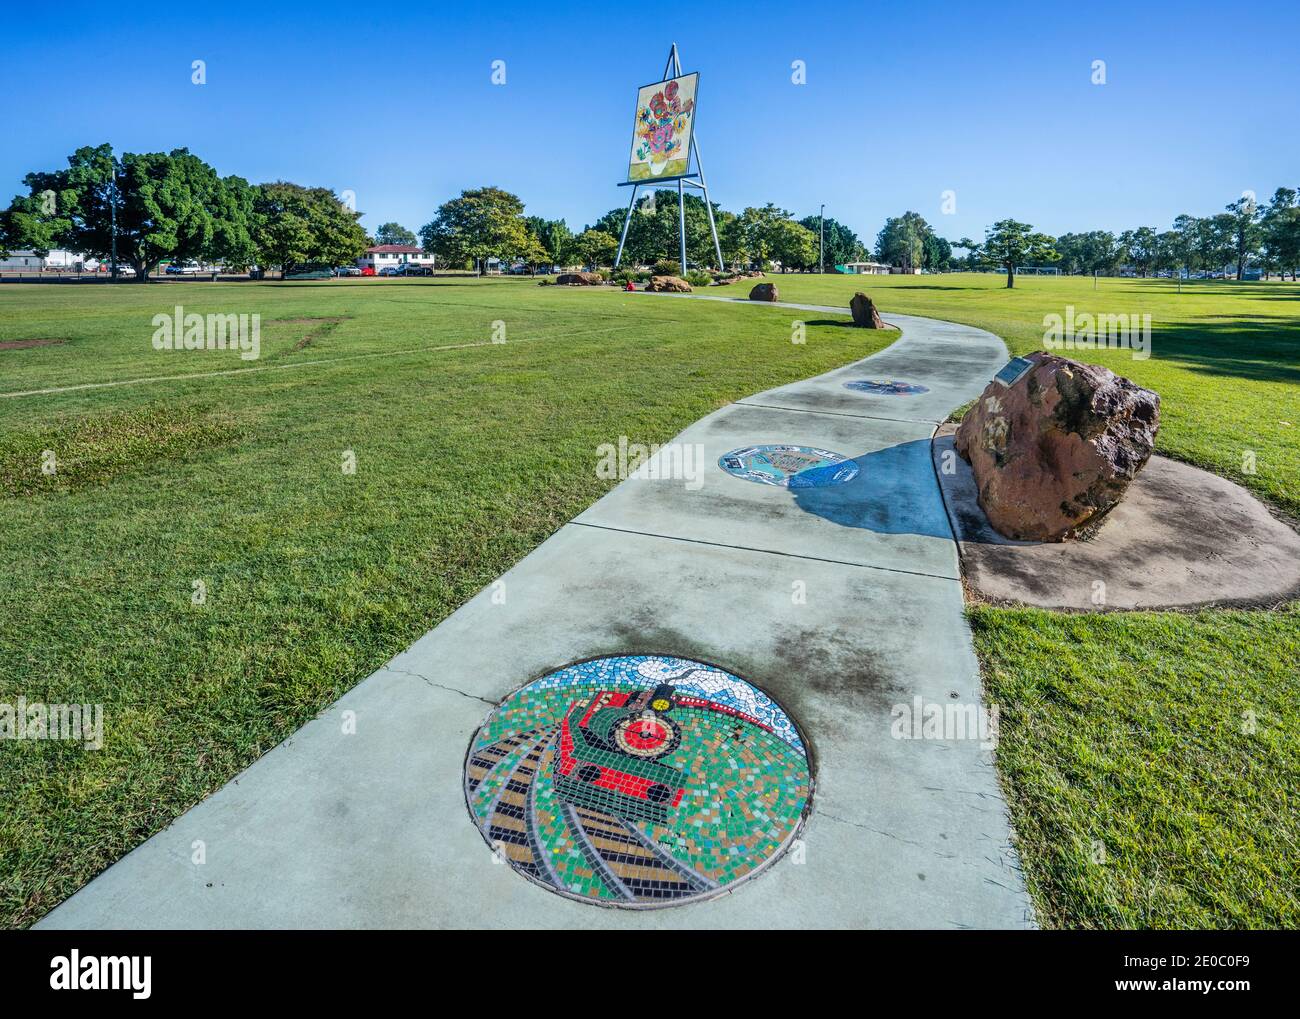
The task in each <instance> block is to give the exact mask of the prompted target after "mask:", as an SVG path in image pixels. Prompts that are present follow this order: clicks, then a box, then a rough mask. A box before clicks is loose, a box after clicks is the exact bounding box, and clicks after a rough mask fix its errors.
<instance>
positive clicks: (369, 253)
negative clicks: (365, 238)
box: [357, 244, 434, 272]
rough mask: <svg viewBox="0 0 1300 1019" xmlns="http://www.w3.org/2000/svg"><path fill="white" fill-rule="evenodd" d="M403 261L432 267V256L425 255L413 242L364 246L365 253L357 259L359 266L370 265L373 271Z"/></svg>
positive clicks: (399, 263)
mask: <svg viewBox="0 0 1300 1019" xmlns="http://www.w3.org/2000/svg"><path fill="white" fill-rule="evenodd" d="M403 262H411V263H412V264H414V265H427V266H429V267H430V268H434V256H433V255H426V254H425V253H424V252H423V251H422V250H421V249H420V248H417V247H415V245H413V244H376V245H375V246H374V247H373V248H366V253H365V254H364V255H362V256H361V257H360V258H358V259H357V265H359V266H361V268H363V269H364V268H365V267H366V266H370V267H371V268H373V269H374V270H375V272H378V271H379V270H380V269H383V268H385V267H392V268H394V269H396V268H397V267H398V266H399V265H401V264H402V263H403Z"/></svg>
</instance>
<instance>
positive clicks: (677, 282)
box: [645, 276, 691, 294]
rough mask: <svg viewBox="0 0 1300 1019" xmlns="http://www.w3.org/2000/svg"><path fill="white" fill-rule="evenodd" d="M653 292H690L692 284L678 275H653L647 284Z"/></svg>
mask: <svg viewBox="0 0 1300 1019" xmlns="http://www.w3.org/2000/svg"><path fill="white" fill-rule="evenodd" d="M645 288H646V290H648V291H649V292H650V293H652V294H689V293H690V292H691V285H690V284H689V283H687V282H686V281H685V280H684V279H680V278H678V277H677V276H651V277H650V282H649V283H647V284H646V285H645Z"/></svg>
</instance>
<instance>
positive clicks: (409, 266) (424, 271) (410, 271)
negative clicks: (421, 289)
mask: <svg viewBox="0 0 1300 1019" xmlns="http://www.w3.org/2000/svg"><path fill="white" fill-rule="evenodd" d="M397 275H399V276H432V275H433V270H432V269H430V268H429V267H428V266H427V265H421V264H419V263H417V262H403V263H402V264H401V265H399V266H398V267H397Z"/></svg>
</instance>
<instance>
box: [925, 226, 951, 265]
mask: <svg viewBox="0 0 1300 1019" xmlns="http://www.w3.org/2000/svg"><path fill="white" fill-rule="evenodd" d="M951 264H952V245H951V244H949V243H948V242H947V241H946V240H944V239H943V238H942V237H940V236H939V235H938V234H936V233H928V234H926V235H925V240H924V241H923V242H922V251H921V267H922V268H923V269H928V270H929V271H931V272H946V271H947V269H948V266H949V265H951Z"/></svg>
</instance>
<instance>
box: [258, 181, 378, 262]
mask: <svg viewBox="0 0 1300 1019" xmlns="http://www.w3.org/2000/svg"><path fill="white" fill-rule="evenodd" d="M253 211H254V217H253V218H254V233H253V240H254V246H255V248H256V251H257V260H258V262H259V263H260V264H262V265H278V266H280V268H281V269H282V270H284V271H288V270H289V269H291V268H293V267H294V266H301V265H340V264H342V263H344V262H351V261H352V260H353V259H355V258H356V257H357V256H358V255H361V254H362V253H363V252H364V251H365V250H366V248H367V247H368V246H369V238H367V237H366V232H365V230H363V229H362V227H361V224H360V223H359V222H357V220H358V219H359V218H360V213H357V212H354V211H353V210H351V209H349V208H348V207H347V206H346V205H344V204H343V203H342V202H341V201H339V198H338V196H337V195H336V194H334V192H333V191H331V190H329V188H307V187H303V186H302V185H300V184H290V183H289V182H288V181H282V180H281V181H275V182H274V183H271V184H260V185H258V187H257V188H256V192H255V197H254V202H253Z"/></svg>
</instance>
